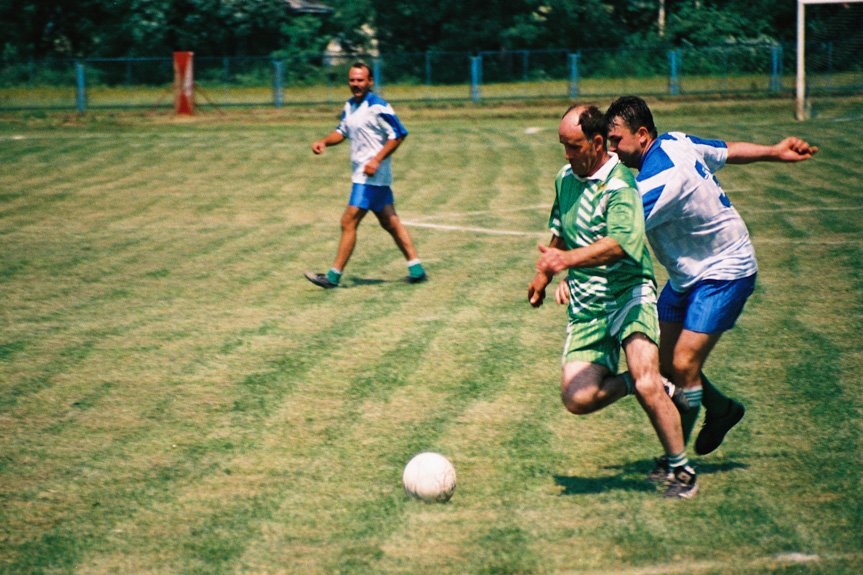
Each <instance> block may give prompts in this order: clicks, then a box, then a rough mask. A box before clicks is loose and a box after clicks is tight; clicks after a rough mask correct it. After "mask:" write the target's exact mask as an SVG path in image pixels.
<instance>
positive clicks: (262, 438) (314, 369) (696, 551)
mask: <svg viewBox="0 0 863 575" xmlns="http://www.w3.org/2000/svg"><path fill="white" fill-rule="evenodd" d="M607 103H608V102H607V101H602V102H600V104H601V105H606V104H607ZM565 106H566V103H565V102H557V103H553V102H552V103H545V104H542V105H535V106H527V105H524V106H521V105H508V106H476V107H474V106H447V107H444V106H441V107H407V106H405V107H402V108H399V109H397V111H398V112H399V113H400V116H401V119H402V121H403V123H404V124H405V125H406V127H407V129H408V130H409V131H410V133H411V136H410V137H409V138H408V139H407V141H406V143H405V144H404V145H403V146H402V148H401V149H400V150H399V152H398V154H397V155H396V158H395V164H394V171H395V173H396V183H395V186H394V189H395V193H396V201H397V208H398V210H399V213H400V214H401V217H402V219H403V220H404V221H406V222H408V223H409V225H410V228H409V229H410V231H411V233H412V235H413V237H414V240H415V241H416V243H417V245H418V248H419V251H420V255H421V257H422V258H423V260H424V263H425V265H426V268H427V270H428V272H429V275H430V277H431V281H430V282H429V283H427V284H422V285H417V286H407V285H404V284H402V283H400V282H399V281H398V279H399V278H401V277H402V276H403V275H405V273H406V270H405V267H404V262H403V260H402V258H401V256H400V254H399V253H398V252H397V250H396V249H395V247H394V245H393V244H392V241H391V240H390V238H389V237H388V236H387V235H386V234H385V233H384V232H383V231H382V230H380V228H379V227H377V225H376V223H375V222H374V221H373V220H372V219H371V218H370V219H369V220H368V221H366V223H364V224H363V226H362V227H361V228H360V238H359V243H358V247H357V250H356V251H355V253H354V256H353V258H352V260H351V262H350V264H349V266H348V268H347V269H346V274H345V279H344V284H345V289H338V290H331V291H323V290H320V289H318V288H316V287H314V286H312V285H311V284H310V283H309V282H307V281H306V280H305V279H303V277H302V274H303V272H304V271H305V270H313V271H324V270H326V269H327V267H328V266H329V264H330V263H331V260H332V257H333V255H334V253H335V248H336V241H337V238H338V232H339V229H338V218H339V216H340V215H341V212H342V210H343V208H344V204H345V201H346V198H347V193H348V189H349V182H348V172H349V164H348V150H347V146H346V145H343V146H341V147H338V148H331V149H329V150H328V151H327V153H326V154H325V155H323V156H321V157H313V155H312V154H311V151H310V149H309V145H310V143H311V142H312V141H313V140H314V139H317V138H318V137H320V136H322V135H324V134H326V133H327V132H328V131H330V130H331V129H332V128H333V127H334V125H335V123H336V121H337V114H338V113H339V110H337V109H336V108H338V106H335V107H333V108H332V109H331V108H319V109H312V110H306V109H302V110H300V109H286V110H282V111H266V112H253V111H246V112H232V113H230V114H216V113H215V112H212V111H209V112H206V113H204V114H202V115H199V116H198V117H196V118H195V119H191V120H189V119H174V118H171V117H167V116H158V117H149V116H144V115H142V114H139V115H134V114H114V115H102V116H98V115H93V116H88V117H86V118H78V117H77V116H72V115H51V114H44V113H40V114H27V115H24V114H18V115H6V116H0V245H2V250H0V573H4V574H5V573H8V574H30V573H52V574H53V573H64V574H65V573H70V574H71V573H75V574H101V573H123V574H125V573H143V574H163V573H188V574H199V573H214V574H215V573H261V574H264V573H272V574H276V573H286V574H287V573H290V574H319V573H320V574H323V573H357V574H359V573H372V574H394V573H405V574H407V573H411V574H413V573H416V574H438V573H453V574H463V573H464V574H474V573H476V574H489V575H490V574H520V573H521V574H528V573H531V574H533V573H536V574H557V573H579V574H618V573H620V574H629V575H648V574H649V575H661V574H678V573H679V574H690V573H695V574H728V573H745V574H761V573H764V574H767V573H770V574H776V573H780V574H814V573H829V574H834V573H835V574H848V575H851V574H858V573H861V572H863V483H861V471H863V465H861V459H863V458H861V455H863V453H861V440H860V436H861V408H863V401H861V393H863V384H861V377H860V373H861V371H863V354H861V351H860V333H861V329H863V277H861V274H863V264H861V262H863V224H861V221H863V190H861V187H863V186H861V184H863V167H861V158H863V102H861V99H859V98H846V99H843V100H839V101H833V102H825V103H823V105H821V106H820V107H819V109H820V110H822V113H821V116H820V117H819V118H818V119H816V120H812V121H809V122H806V123H796V122H793V120H792V117H793V109H792V104H791V102H790V101H789V100H783V101H758V102H755V101H752V102H747V101H737V102H726V103H709V102H689V103H669V102H657V103H656V104H655V114H656V117H657V123H658V124H659V127H660V129H664V130H670V129H682V130H686V131H690V132H691V133H694V134H697V135H700V136H704V137H711V138H724V139H730V140H735V139H746V140H754V141H757V142H760V143H772V142H773V141H775V140H777V139H778V138H779V137H781V136H784V135H788V134H792V133H793V134H798V135H800V136H802V137H804V138H806V139H808V140H809V141H810V142H812V143H815V144H817V145H819V146H820V147H821V152H820V153H819V155H818V157H817V159H815V160H813V161H810V162H807V163H805V164H802V165H797V166H787V165H777V164H755V165H750V166H731V167H728V168H726V169H725V170H723V171H721V172H720V174H719V177H720V181H721V182H722V183H723V184H724V186H725V187H726V189H727V190H728V192H729V196H730V198H731V200H732V201H733V202H734V204H735V205H736V206H737V208H738V210H739V211H740V212H741V213H742V215H743V216H744V218H745V219H746V221H747V223H748V225H749V228H750V232H751V234H752V236H753V240H754V243H755V246H756V250H757V252H758V256H759V266H760V271H759V283H758V287H757V290H756V292H755V294H754V295H753V297H752V298H751V299H750V301H749V303H748V305H747V309H746V311H745V312H744V314H743V316H742V318H741V319H740V320H739V322H738V325H737V327H736V328H735V329H734V330H732V331H731V332H729V333H728V334H727V335H726V336H724V337H723V339H722V340H721V341H720V343H719V345H718V346H717V348H716V350H715V351H714V353H713V355H712V356H711V360H710V362H709V363H708V369H707V373H708V374H709V375H710V376H711V379H712V380H713V381H714V382H716V383H717V385H718V386H719V387H720V388H722V389H723V390H725V391H726V392H728V393H729V394H731V395H733V396H735V397H737V398H739V399H741V400H742V401H743V402H745V404H746V406H747V416H746V418H745V419H744V420H743V421H742V422H741V424H740V425H739V426H738V427H737V428H735V430H734V431H732V433H731V434H730V435H729V437H728V438H727V440H726V442H725V443H724V444H723V446H722V447H721V448H720V449H719V450H718V451H717V452H715V453H714V454H711V455H709V456H707V457H704V458H698V459H696V461H695V463H696V465H697V468H698V470H699V472H700V475H699V480H700V482H701V489H702V490H701V493H700V494H699V495H698V497H697V498H696V499H694V500H692V501H688V502H674V501H667V500H664V499H662V498H661V497H660V492H658V491H656V490H655V488H653V487H651V486H649V485H647V484H646V483H645V482H644V481H643V476H644V474H645V473H647V472H648V471H649V470H650V468H651V467H652V457H654V456H656V455H659V453H660V451H661V450H660V448H659V444H658V442H657V441H656V439H655V437H654V435H653V433H652V431H651V429H650V426H649V423H648V421H647V419H646V417H645V416H644V414H643V412H642V411H641V410H640V408H639V407H638V405H637V402H636V401H635V400H634V399H632V398H626V399H624V400H622V401H621V402H619V403H618V404H615V405H613V406H611V407H610V408H608V409H606V410H604V411H602V412H600V413H597V414H594V415H591V416H586V417H581V418H577V417H574V416H571V415H569V414H568V413H567V412H566V410H565V409H564V408H563V406H562V405H561V402H560V399H559V372H560V366H559V353H560V349H561V346H562V343H563V336H564V333H563V330H564V326H565V313H564V310H563V309H562V308H559V307H557V306H555V305H554V304H553V303H552V304H550V305H547V306H545V307H544V308H542V309H539V310H534V309H532V308H530V306H529V305H527V303H526V301H525V294H526V288H527V284H528V282H529V281H530V279H531V278H532V276H533V264H534V261H535V260H536V257H537V254H538V252H537V249H536V242H537V241H547V240H548V233H547V231H546V223H547V217H548V214H547V212H548V208H549V205H550V203H551V194H552V184H553V178H554V175H555V173H556V171H557V169H558V168H559V167H560V166H561V165H563V163H564V160H563V156H562V150H561V149H560V145H559V144H558V143H557V133H556V129H557V118H558V117H559V115H560V113H561V112H562V111H563V109H564V108H565ZM663 282H664V275H662V273H660V283H663ZM424 450H435V451H440V452H441V453H443V454H445V455H446V456H447V457H449V458H450V459H451V461H452V462H453V463H454V465H455V467H456V469H457V471H458V481H459V485H458V489H457V490H456V493H455V496H454V497H453V499H452V500H451V501H450V502H449V503H447V504H440V505H426V504H422V503H418V502H415V501H411V500H408V499H407V498H406V497H405V495H404V493H403V491H402V488H401V472H402V468H403V466H404V464H405V463H406V462H407V461H408V459H409V458H410V457H411V456H412V455H413V454H415V453H417V452H419V451H424Z"/></svg>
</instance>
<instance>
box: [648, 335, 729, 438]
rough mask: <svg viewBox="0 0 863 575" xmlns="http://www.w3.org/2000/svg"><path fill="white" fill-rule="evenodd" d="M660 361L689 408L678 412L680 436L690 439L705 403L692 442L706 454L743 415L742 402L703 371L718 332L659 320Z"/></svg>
mask: <svg viewBox="0 0 863 575" xmlns="http://www.w3.org/2000/svg"><path fill="white" fill-rule="evenodd" d="M660 330H661V331H660V333H661V335H660V346H659V349H660V363H661V365H662V369H663V373H664V374H665V375H666V377H668V378H670V379H671V380H672V381H674V383H675V384H676V385H679V386H681V387H683V389H684V394H686V396H687V399H688V400H689V404H690V410H689V411H687V412H686V413H684V414H683V415H682V416H681V422H682V424H683V439H684V441H685V442H687V443H688V442H689V437H690V436H691V434H692V429H693V427H694V426H695V422H696V420H697V419H698V411H699V409H698V408H699V406H700V405H702V404H703V405H704V408H705V413H706V415H705V422H704V427H702V429H701V431H700V432H699V434H698V438H697V439H696V442H695V451H696V453H698V454H699V455H706V454H708V453H710V452H712V451H713V450H715V449H716V448H717V447H719V445H720V444H721V443H722V440H723V439H724V438H725V435H726V434H727V433H728V431H729V430H730V429H731V428H732V427H734V426H735V425H737V423H738V422H739V421H740V420H741V419H742V418H743V414H744V412H745V409H744V407H743V404H741V403H739V402H737V401H734V400H733V399H730V398H728V397H726V396H725V395H723V394H722V393H721V392H720V391H719V390H718V389H716V387H715V386H714V385H713V384H711V383H710V381H708V379H707V378H706V377H705V375H704V371H703V368H704V364H705V362H706V361H707V357H708V355H710V352H711V351H712V350H713V348H714V347H715V346H716V343H717V342H718V341H719V338H720V337H721V336H722V334H721V333H710V334H708V333H700V332H695V331H691V330H688V329H683V324H682V323H672V322H660Z"/></svg>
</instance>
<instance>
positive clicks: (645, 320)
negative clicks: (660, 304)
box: [561, 296, 659, 374]
mask: <svg viewBox="0 0 863 575" xmlns="http://www.w3.org/2000/svg"><path fill="white" fill-rule="evenodd" d="M634 333H643V334H644V335H646V336H647V337H649V338H650V340H651V341H652V342H653V343H655V344H657V345H659V317H658V316H657V314H656V297H655V296H653V297H651V296H642V297H639V298H636V299H632V300H630V301H629V302H628V303H627V304H626V305H625V306H623V308H622V309H621V310H620V311H617V312H614V313H612V314H610V315H607V316H605V317H601V318H595V319H593V320H579V319H570V320H569V325H568V326H567V327H566V343H564V344H563V357H562V358H561V363H564V364H566V363H569V362H571V361H588V362H590V363H598V364H599V365H604V366H605V367H607V368H608V370H609V371H610V372H611V373H612V374H616V373H617V367H618V364H619V363H620V347H621V345H622V344H623V341H624V340H625V339H626V338H627V337H629V336H630V335H632V334H634Z"/></svg>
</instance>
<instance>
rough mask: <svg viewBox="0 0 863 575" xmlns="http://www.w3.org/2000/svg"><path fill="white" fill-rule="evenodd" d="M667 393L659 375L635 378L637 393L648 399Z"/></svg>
mask: <svg viewBox="0 0 863 575" xmlns="http://www.w3.org/2000/svg"><path fill="white" fill-rule="evenodd" d="M663 393H665V389H664V388H663V386H662V380H661V379H659V378H658V377H640V378H638V379H636V380H635V394H636V395H637V396H639V397H641V398H644V399H646V400H651V399H654V398H656V397H657V396H659V395H660V394H663Z"/></svg>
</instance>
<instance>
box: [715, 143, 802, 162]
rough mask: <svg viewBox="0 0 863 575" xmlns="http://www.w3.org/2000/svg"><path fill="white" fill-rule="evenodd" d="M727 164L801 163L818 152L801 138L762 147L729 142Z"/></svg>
mask: <svg viewBox="0 0 863 575" xmlns="http://www.w3.org/2000/svg"><path fill="white" fill-rule="evenodd" d="M727 146H728V159H727V160H726V163H727V164H751V163H752V162H801V161H803V160H808V159H809V158H811V157H812V156H813V155H815V154H816V153H817V152H818V147H817V146H810V145H809V142H807V141H805V140H801V139H800V138H795V137H790V138H785V139H784V140H782V141H781V142H779V143H778V144H774V145H773V146H762V145H760V144H753V143H751V142H727Z"/></svg>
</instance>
